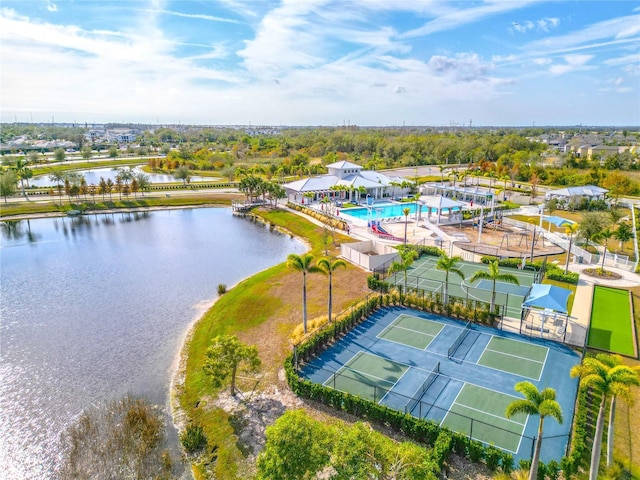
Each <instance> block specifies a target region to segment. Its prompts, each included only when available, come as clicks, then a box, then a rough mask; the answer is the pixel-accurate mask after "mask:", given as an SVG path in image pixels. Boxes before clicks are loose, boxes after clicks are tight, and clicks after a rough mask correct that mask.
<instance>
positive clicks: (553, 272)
mask: <svg viewBox="0 0 640 480" xmlns="http://www.w3.org/2000/svg"><path fill="white" fill-rule="evenodd" d="M494 260H498V265H500V266H501V267H508V268H518V267H519V266H520V265H522V260H521V259H519V258H503V259H499V258H498V257H494V256H491V255H485V256H483V257H481V261H482V263H487V264H488V263H490V262H493V261H494ZM525 265H526V266H527V267H531V268H533V269H535V271H536V272H538V271H540V269H542V268H543V266H544V268H545V270H546V271H545V275H546V277H547V278H548V279H549V280H556V281H558V282H564V283H570V284H572V285H577V284H578V274H577V273H574V272H568V273H564V271H563V270H562V268H560V267H558V266H557V265H555V264H553V263H547V264H546V265H545V263H544V260H536V261H535V262H530V261H528V260H527V261H526V262H525Z"/></svg>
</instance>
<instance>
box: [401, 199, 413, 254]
mask: <svg viewBox="0 0 640 480" xmlns="http://www.w3.org/2000/svg"><path fill="white" fill-rule="evenodd" d="M410 213H411V209H410V208H409V207H406V208H403V209H402V214H403V215H404V244H405V245H406V244H407V225H408V223H409V214H410Z"/></svg>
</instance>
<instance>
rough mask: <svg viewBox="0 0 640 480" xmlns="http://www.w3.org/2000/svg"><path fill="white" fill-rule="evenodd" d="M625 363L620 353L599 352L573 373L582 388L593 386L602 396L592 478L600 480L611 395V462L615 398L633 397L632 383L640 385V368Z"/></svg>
mask: <svg viewBox="0 0 640 480" xmlns="http://www.w3.org/2000/svg"><path fill="white" fill-rule="evenodd" d="M621 363H622V359H621V357H619V356H618V355H607V354H604V353H599V354H597V355H596V356H595V357H588V358H585V359H584V360H583V361H582V364H580V365H574V367H573V368H572V369H571V372H570V375H571V376H572V377H580V379H581V387H582V388H592V389H593V390H594V391H596V392H597V393H599V394H600V395H601V398H600V408H599V410H598V419H597V421H596V431H595V433H594V437H593V447H592V449H591V465H590V467H589V480H596V479H597V478H598V469H599V468H600V452H601V451H602V433H603V431H604V409H605V406H606V404H607V397H609V396H611V407H610V412H609V417H610V424H609V436H608V437H607V464H610V461H611V453H610V452H611V451H612V449H613V430H612V429H613V419H614V413H615V399H616V397H622V398H625V399H630V397H631V391H630V388H629V387H630V386H631V385H640V380H638V368H637V367H636V368H631V367H628V366H626V365H621Z"/></svg>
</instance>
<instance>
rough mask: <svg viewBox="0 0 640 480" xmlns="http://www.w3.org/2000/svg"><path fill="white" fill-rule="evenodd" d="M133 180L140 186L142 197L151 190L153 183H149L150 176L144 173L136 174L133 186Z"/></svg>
mask: <svg viewBox="0 0 640 480" xmlns="http://www.w3.org/2000/svg"><path fill="white" fill-rule="evenodd" d="M133 180H135V181H136V183H137V184H138V190H139V191H141V192H142V196H144V192H148V191H149V189H150V188H151V182H150V181H149V175H147V174H146V173H144V172H136V173H135V174H134V175H133V179H132V180H131V184H133Z"/></svg>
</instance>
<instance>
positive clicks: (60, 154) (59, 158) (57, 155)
mask: <svg viewBox="0 0 640 480" xmlns="http://www.w3.org/2000/svg"><path fill="white" fill-rule="evenodd" d="M53 158H54V160H55V161H56V162H64V160H65V159H66V158H67V153H66V152H65V151H64V148H56V149H55V150H54V152H53Z"/></svg>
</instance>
